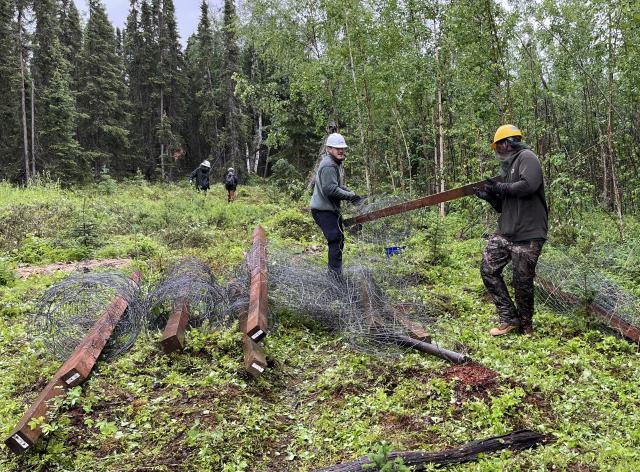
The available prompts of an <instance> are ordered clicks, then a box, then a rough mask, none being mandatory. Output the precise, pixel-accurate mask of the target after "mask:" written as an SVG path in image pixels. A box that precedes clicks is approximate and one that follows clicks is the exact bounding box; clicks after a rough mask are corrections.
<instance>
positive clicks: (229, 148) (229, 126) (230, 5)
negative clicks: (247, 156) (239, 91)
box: [222, 0, 243, 168]
mask: <svg viewBox="0 0 640 472" xmlns="http://www.w3.org/2000/svg"><path fill="white" fill-rule="evenodd" d="M237 20H238V19H237V16H236V8H235V4H234V2H233V0H225V2H224V26H223V47H224V62H223V66H222V92H223V110H224V111H223V114H224V134H223V143H224V150H225V151H224V158H223V162H224V163H225V166H226V165H228V164H230V165H231V166H233V167H235V168H238V166H239V164H240V163H241V162H242V154H241V149H242V147H241V144H242V138H243V133H242V129H241V126H242V117H241V110H240V104H239V102H238V99H237V97H236V95H235V88H236V83H235V79H234V74H237V73H239V72H240V65H239V60H240V49H239V48H238V43H237V35H236V27H237Z"/></svg>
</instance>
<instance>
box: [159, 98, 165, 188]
mask: <svg viewBox="0 0 640 472" xmlns="http://www.w3.org/2000/svg"><path fill="white" fill-rule="evenodd" d="M163 124H164V87H160V129H161V130H163V131H164V128H163ZM163 139H164V138H160V172H161V174H162V180H165V178H166V172H165V168H164V142H162V140H163Z"/></svg>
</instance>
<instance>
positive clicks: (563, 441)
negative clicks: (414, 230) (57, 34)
mask: <svg viewBox="0 0 640 472" xmlns="http://www.w3.org/2000/svg"><path fill="white" fill-rule="evenodd" d="M113 184H114V185H116V189H115V191H114V192H109V193H102V192H99V193H96V192H95V188H86V189H83V188H80V189H74V190H71V189H67V190H62V189H60V188H58V187H57V186H55V185H36V186H32V187H30V188H28V189H15V188H12V187H10V186H8V185H6V184H0V202H1V203H0V214H2V215H3V217H2V219H0V235H2V236H1V239H0V251H1V253H0V371H2V373H3V375H2V376H1V377H0V398H1V399H2V400H1V401H0V436H2V438H3V439H4V438H5V437H6V435H7V433H8V432H9V431H10V430H11V428H12V427H13V426H14V425H15V423H16V422H17V420H18V419H19V418H20V416H21V415H22V413H23V412H24V409H25V406H26V404H27V403H29V402H30V401H31V400H33V398H35V396H36V395H37V393H38V390H39V389H40V388H42V387H43V386H44V385H45V383H46V382H47V381H48V379H49V378H50V376H51V374H52V373H53V372H54V371H55V370H56V368H57V367H58V365H59V361H56V360H54V359H53V358H51V357H50V356H49V355H48V354H47V353H46V352H45V351H44V350H43V347H42V345H41V343H40V342H39V341H38V340H37V339H35V340H34V339H30V338H29V336H28V334H27V332H28V323H27V320H28V315H29V313H31V312H32V311H33V310H34V303H35V301H36V300H37V298H38V296H39V295H40V294H41V293H42V290H44V289H45V288H46V287H47V286H49V285H51V284H52V283H54V282H55V281H56V280H59V279H60V278H61V277H63V275H61V274H52V275H41V276H37V275H36V276H32V277H30V278H28V279H19V278H17V277H16V274H15V269H16V268H18V266H19V265H20V264H23V263H27V262H29V263H37V264H46V263H48V262H59V261H64V260H75V259H77V258H79V257H106V256H109V257H129V258H132V259H133V260H134V261H133V264H134V266H136V267H138V268H140V269H141V270H142V271H143V272H144V274H145V279H146V280H148V281H151V280H153V279H155V278H156V277H157V276H158V275H159V271H160V270H161V269H162V268H163V267H165V266H166V264H167V263H168V262H169V261H170V259H171V258H173V257H178V256H180V255H186V254H193V255H197V256H198V257H201V258H203V259H205V260H206V261H208V262H209V263H210V264H211V266H212V267H213V268H214V270H215V271H216V273H218V274H219V275H220V276H221V277H224V276H225V274H228V273H230V271H231V270H232V269H233V267H235V266H236V265H237V264H239V263H240V262H241V261H242V258H243V251H245V250H246V249H247V248H248V247H249V245H250V237H251V232H252V230H253V227H254V226H255V225H256V224H257V223H262V224H263V225H264V226H265V228H266V229H267V232H268V237H269V239H270V240H271V241H272V243H273V244H279V245H286V246H288V247H291V248H294V249H295V248H301V247H304V246H307V245H311V244H316V245H317V244H322V239H321V234H320V232H319V231H318V230H317V229H316V228H315V227H314V225H313V222H312V220H311V218H310V216H309V214H308V213H306V212H305V211H304V210H303V208H304V206H306V200H305V199H302V200H301V201H290V200H285V199H282V200H273V201H269V200H268V196H269V195H270V192H269V191H266V190H265V188H264V187H243V188H242V192H241V194H240V197H239V199H238V201H237V202H235V203H233V204H231V205H229V204H227V203H226V196H225V192H224V190H223V189H222V187H221V185H217V186H216V187H215V188H214V189H212V191H211V192H210V193H209V195H207V196H204V195H202V194H198V193H196V192H194V191H193V189H192V188H190V187H187V186H186V185H178V186H176V185H168V184H164V185H147V184H144V185H141V184H140V183H138V182H129V183H127V182H114V183H113ZM457 203H458V205H457V206H456V207H454V206H453V205H452V208H454V209H455V212H453V213H452V214H451V215H450V216H448V217H447V218H446V219H445V220H443V221H440V222H437V217H436V216H435V214H434V215H433V216H431V215H429V216H428V217H427V218H426V219H425V220H424V221H423V222H422V223H425V222H428V226H429V228H428V231H427V230H426V229H425V230H424V231H421V232H420V233H418V234H416V236H415V237H414V240H413V241H412V243H411V247H410V248H408V250H407V251H405V252H404V253H403V254H401V255H400V256H396V257H395V258H394V261H393V262H394V264H393V266H394V270H395V268H398V270H401V271H402V273H413V272H415V273H417V274H419V275H420V277H419V281H420V283H419V285H418V286H417V288H416V289H415V290H417V291H418V292H419V294H420V296H422V297H423V299H424V300H426V301H429V302H430V303H438V304H439V306H440V307H441V310H440V311H441V312H442V315H441V316H440V318H439V319H438V321H437V323H436V324H435V325H434V326H431V327H429V329H430V331H432V332H433V336H434V339H435V340H439V341H442V342H443V343H444V344H445V345H446V346H449V347H453V348H456V347H457V348H461V346H466V348H467V349H468V351H469V354H470V355H471V356H472V358H473V359H474V360H475V361H477V362H479V363H481V364H482V365H484V366H485V367H487V368H490V369H493V370H495V371H497V372H498V373H499V376H498V377H497V378H495V379H493V380H488V381H487V380H483V381H482V382H475V383H474V382H471V381H470V379H461V380H456V379H455V377H456V375H458V376H460V375H461V374H456V372H457V371H456V370H455V369H452V367H451V366H449V365H448V364H447V363H445V362H444V361H441V360H438V359H435V358H431V357H427V356H425V355H421V354H418V353H407V354H405V355H403V356H401V357H399V358H385V357H383V358H378V357H373V356H368V355H363V354H359V353H357V352H354V351H352V350H351V349H350V347H349V346H348V345H347V344H346V343H345V342H344V341H343V340H341V339H340V338H339V337H336V336H334V335H331V334H328V333H325V332H323V331H321V330H319V329H317V328H312V327H310V326H309V324H308V323H306V322H305V320H303V319H300V318H299V317H298V316H296V314H295V313H279V314H278V315H279V317H280V324H279V328H278V330H277V331H275V332H274V333H272V334H270V336H269V337H268V338H267V340H266V352H267V354H268V356H269V358H270V363H271V367H270V368H269V369H268V371H267V372H266V373H265V375H263V376H262V377H261V378H259V379H257V380H251V379H249V378H248V377H247V376H246V375H245V374H244V373H243V368H242V347H241V338H240V336H239V334H238V332H237V330H235V329H230V330H228V331H221V332H206V331H204V330H192V331H190V332H188V336H187V350H186V351H185V352H183V353H181V354H177V355H172V356H171V357H166V356H164V355H163V354H162V353H161V351H160V350H159V349H158V346H157V341H158V339H159V333H157V332H152V333H149V334H148V335H142V336H141V337H140V338H139V339H138V341H137V343H136V345H135V346H134V348H133V349H132V350H131V351H130V352H128V353H126V354H125V355H123V356H121V357H120V358H118V359H116V360H115V361H113V362H111V363H99V365H98V368H97V370H96V371H95V373H94V374H93V376H92V377H91V379H90V380H89V381H88V382H87V383H86V384H84V385H83V386H82V387H76V388H74V389H73V390H71V391H70V392H69V394H68V395H67V396H66V397H62V398H60V401H59V404H60V411H59V413H58V414H57V415H56V417H55V419H54V420H53V421H50V422H49V421H47V420H46V419H42V421H46V424H45V427H44V430H45V431H46V437H45V438H44V440H43V441H42V443H41V444H40V446H39V447H38V449H37V451H33V452H31V453H29V454H26V455H24V456H20V457H17V456H14V455H13V454H11V453H10V452H9V451H8V450H7V449H6V448H5V447H4V446H0V470H2V471H5V470H6V471H24V470H39V471H45V470H46V471H70V470H74V471H84V470H104V471H111V470H119V471H124V470H130V471H135V470H143V469H144V470H157V471H162V470H181V469H185V470H202V471H210V470H222V471H260V470H264V471H286V470H292V471H294V470H295V471H297V470H313V469H315V468H317V467H320V466H326V465H330V464H333V463H339V462H342V461H345V460H352V459H355V458H357V457H361V456H363V455H365V454H374V456H375V458H376V461H377V464H378V465H379V467H381V468H382V467H386V469H383V470H404V469H403V468H402V467H403V466H402V465H401V464H393V463H391V462H389V461H388V460H387V454H388V451H389V450H401V449H402V450H409V449H411V450H413V449H424V450H439V449H443V448H446V447H449V446H453V445H458V444H460V443H463V442H466V441H470V440H473V439H480V438H484V437H489V436H493V435H498V434H503V433H505V432H508V431H510V430H513V429H519V428H531V429H534V430H536V431H539V432H542V433H544V434H547V435H548V436H549V437H550V438H551V439H553V442H552V443H550V444H548V445H546V446H544V447H541V448H538V449H535V450H532V451H525V452H520V453H510V452H503V453H501V454H496V455H490V456H487V457H483V458H481V460H480V461H478V462H477V463H472V464H468V465H464V466H457V467H454V468H452V469H451V470H460V471H462V470H483V471H489V470H522V471H525V470H551V469H557V470H620V471H627V470H628V471H633V470H638V468H640V452H638V451H640V426H639V425H640V417H639V416H640V414H639V413H638V412H639V411H640V386H639V385H638V382H637V379H638V376H639V375H640V355H639V354H638V350H637V346H634V345H632V344H630V343H629V342H627V341H625V340H623V339H620V338H619V337H617V336H615V335H614V334H613V333H611V332H608V331H606V330H605V329H604V328H603V327H602V326H600V325H597V324H595V323H593V322H592V321H590V320H589V319H587V318H586V317H585V316H584V314H582V313H573V314H565V315H560V314H556V313H553V312H551V311H549V310H548V309H547V308H545V307H543V306H538V312H537V315H536V319H535V321H536V334H535V335H534V336H533V337H532V338H526V337H520V336H513V337H507V338H502V339H492V338H490V337H489V336H488V334H487V331H488V329H489V327H491V326H492V324H493V322H494V319H493V308H492V305H491V304H490V303H488V302H487V300H486V298H484V295H483V294H484V290H483V287H482V282H481V280H480V277H479V273H478V265H479V261H480V254H481V248H482V244H483V242H482V241H483V240H482V237H481V236H482V233H483V231H485V230H487V229H488V228H487V227H485V226H484V225H483V223H482V221H484V220H485V218H484V214H482V212H479V211H478V208H477V206H475V201H474V200H472V199H466V200H463V201H461V202H457ZM580 221H581V226H580V227H577V228H575V236H576V238H577V239H576V242H575V248H574V249H573V251H574V253H575V254H578V253H580V252H581V251H582V252H584V248H586V247H598V246H602V245H603V244H605V243H609V244H611V243H614V242H616V234H615V233H614V234H611V232H610V231H607V227H606V226H604V223H602V221H604V220H603V219H602V217H601V215H600V214H596V213H594V214H589V215H583V217H582V218H581V219H580ZM625 226H626V230H627V234H629V235H630V241H633V240H637V238H638V236H639V235H638V233H639V232H640V225H638V223H637V222H636V221H635V220H633V219H630V218H629V219H627V220H626V221H625ZM554 237H556V236H554ZM347 245H348V255H347V260H352V261H353V258H354V257H356V251H355V249H356V248H355V247H354V244H353V241H352V242H351V244H350V243H349V242H347ZM617 245H618V246H617V248H616V252H614V253H613V256H612V257H613V261H614V262H613V263H612V264H610V265H609V270H610V272H611V273H612V274H615V275H616V277H617V278H618V281H619V282H620V283H623V284H625V286H627V287H629V288H631V289H635V290H636V291H637V290H638V284H639V281H638V275H637V274H638V269H637V264H636V262H635V260H633V258H630V257H628V256H629V254H633V250H634V247H635V245H634V244H633V243H620V242H619V241H618V242H617ZM373 249H375V248H372V250H373ZM545 251H548V254H549V255H552V253H553V252H554V251H559V252H566V251H567V250H566V249H564V248H563V249H562V250H560V249H559V248H556V249H553V248H552V247H551V246H549V247H548V248H546V249H545ZM315 257H318V259H321V258H323V257H324V256H323V255H318V256H315ZM625 261H629V262H625Z"/></svg>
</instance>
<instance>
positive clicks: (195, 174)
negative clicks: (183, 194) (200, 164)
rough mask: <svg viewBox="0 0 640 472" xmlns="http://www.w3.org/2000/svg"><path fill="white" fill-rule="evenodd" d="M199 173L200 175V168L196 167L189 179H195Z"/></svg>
mask: <svg viewBox="0 0 640 472" xmlns="http://www.w3.org/2000/svg"><path fill="white" fill-rule="evenodd" d="M197 175H198V168H196V170H194V171H193V172H191V175H190V176H189V179H195V178H196V176H197Z"/></svg>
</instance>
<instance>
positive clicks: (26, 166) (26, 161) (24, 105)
mask: <svg viewBox="0 0 640 472" xmlns="http://www.w3.org/2000/svg"><path fill="white" fill-rule="evenodd" d="M18 48H19V52H20V100H21V102H20V105H21V107H22V143H23V147H24V170H25V177H26V179H27V185H28V184H29V181H30V180H31V177H30V174H31V172H30V171H31V169H29V130H28V129H27V99H26V92H25V87H26V84H25V82H24V57H23V56H22V9H20V10H19V11H18Z"/></svg>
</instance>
